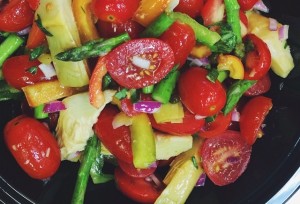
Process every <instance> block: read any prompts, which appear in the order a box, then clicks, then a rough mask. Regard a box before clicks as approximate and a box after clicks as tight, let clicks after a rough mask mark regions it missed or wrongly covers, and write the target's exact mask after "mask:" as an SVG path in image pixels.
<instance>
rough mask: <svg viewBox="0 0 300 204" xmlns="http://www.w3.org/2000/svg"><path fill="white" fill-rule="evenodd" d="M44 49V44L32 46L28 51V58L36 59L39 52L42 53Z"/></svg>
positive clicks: (39, 54)
mask: <svg viewBox="0 0 300 204" xmlns="http://www.w3.org/2000/svg"><path fill="white" fill-rule="evenodd" d="M46 49H47V48H46V46H43V45H41V46H38V47H36V48H34V49H33V50H31V51H30V53H29V59H30V60H34V59H37V58H38V57H39V56H41V54H43V53H44V52H45V51H46Z"/></svg>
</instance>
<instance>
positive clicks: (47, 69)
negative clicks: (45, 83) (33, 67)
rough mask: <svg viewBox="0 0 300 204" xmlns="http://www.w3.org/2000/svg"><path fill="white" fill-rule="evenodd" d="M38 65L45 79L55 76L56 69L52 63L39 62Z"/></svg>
mask: <svg viewBox="0 0 300 204" xmlns="http://www.w3.org/2000/svg"><path fill="white" fill-rule="evenodd" d="M38 67H39V69H40V70H41V71H42V72H43V74H44V75H45V77H46V78H47V79H50V78H51V77H54V76H56V71H55V69H54V67H53V65H52V64H40V65H39V66H38Z"/></svg>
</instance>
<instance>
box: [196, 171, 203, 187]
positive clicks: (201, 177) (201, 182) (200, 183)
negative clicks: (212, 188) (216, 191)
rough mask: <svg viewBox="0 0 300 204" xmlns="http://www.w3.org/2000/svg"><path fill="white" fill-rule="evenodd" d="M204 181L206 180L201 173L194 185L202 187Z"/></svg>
mask: <svg viewBox="0 0 300 204" xmlns="http://www.w3.org/2000/svg"><path fill="white" fill-rule="evenodd" d="M205 180H206V174H205V173H202V174H201V175H200V177H199V179H198V181H197V183H196V185H195V186H204V185H205Z"/></svg>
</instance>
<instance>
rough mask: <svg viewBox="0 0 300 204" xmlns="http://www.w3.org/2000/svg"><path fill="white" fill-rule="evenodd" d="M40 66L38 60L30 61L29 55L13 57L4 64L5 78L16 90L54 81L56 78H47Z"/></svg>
mask: <svg viewBox="0 0 300 204" xmlns="http://www.w3.org/2000/svg"><path fill="white" fill-rule="evenodd" d="M40 64H41V63H40V62H39V61H38V60H32V61H31V60H29V56H28V55H19V56H14V57H11V58H9V59H7V60H6V61H5V62H4V63H3V69H2V71H3V77H4V79H5V80H6V81H7V83H8V84H9V85H11V86H12V87H14V88H16V89H21V88H22V87H24V86H27V85H30V84H35V83H37V82H40V81H48V80H52V79H54V78H55V77H52V78H46V77H45V75H44V73H43V72H42V71H41V70H40V69H39V68H38V65H40Z"/></svg>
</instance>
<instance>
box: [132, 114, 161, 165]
mask: <svg viewBox="0 0 300 204" xmlns="http://www.w3.org/2000/svg"><path fill="white" fill-rule="evenodd" d="M130 132H131V145H132V154H133V164H134V166H135V167H136V168H140V169H145V168H148V167H149V166H150V165H151V164H152V163H153V162H155V161H156V147H155V137H154V133H153V130H152V126H151V124H150V120H149V118H148V116H147V114H145V113H140V114H138V115H135V116H133V117H132V125H131V126H130Z"/></svg>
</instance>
